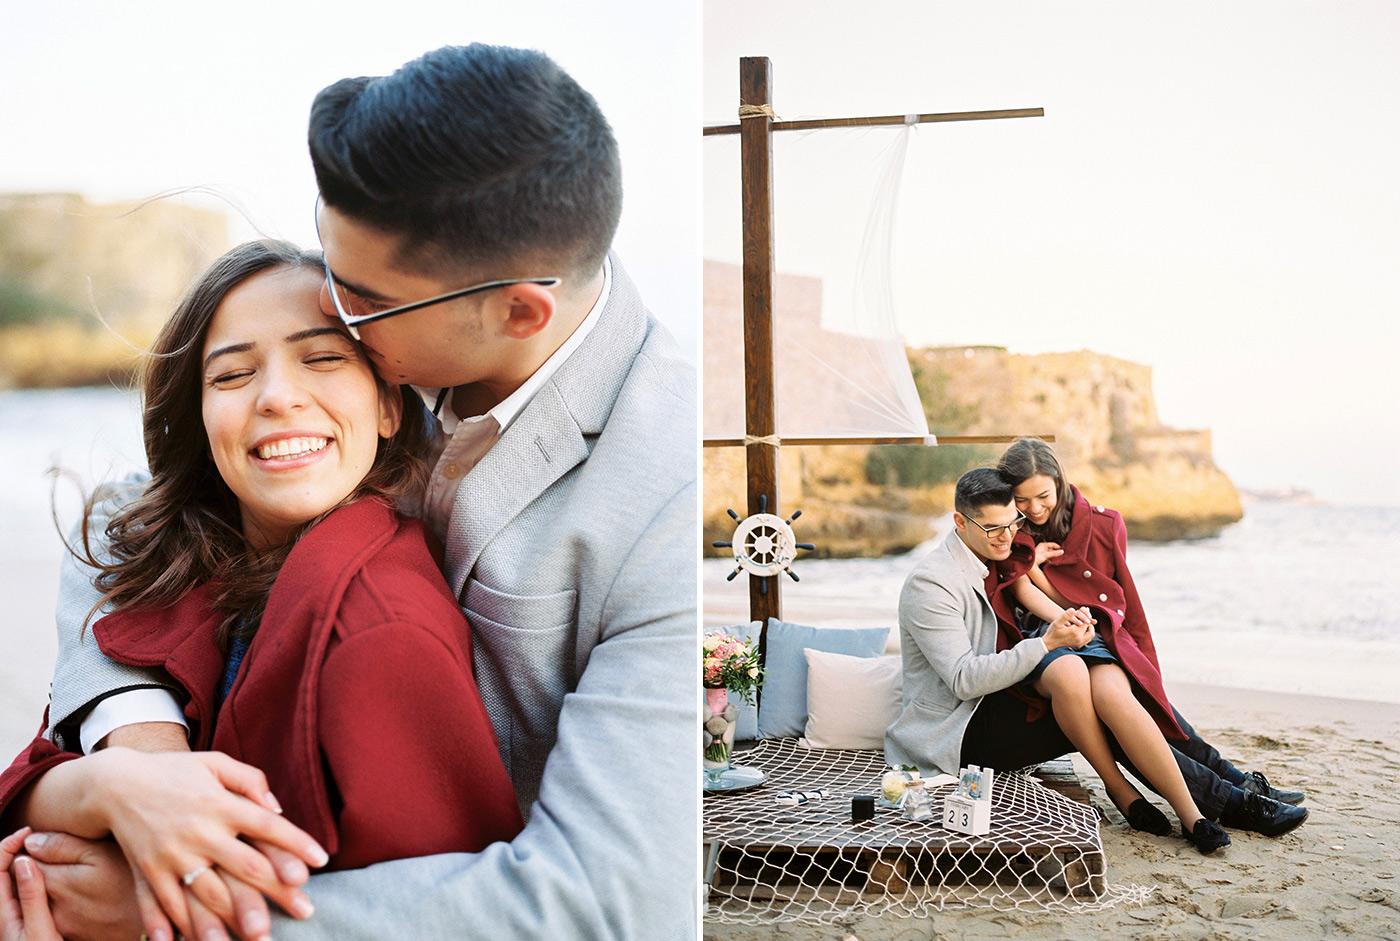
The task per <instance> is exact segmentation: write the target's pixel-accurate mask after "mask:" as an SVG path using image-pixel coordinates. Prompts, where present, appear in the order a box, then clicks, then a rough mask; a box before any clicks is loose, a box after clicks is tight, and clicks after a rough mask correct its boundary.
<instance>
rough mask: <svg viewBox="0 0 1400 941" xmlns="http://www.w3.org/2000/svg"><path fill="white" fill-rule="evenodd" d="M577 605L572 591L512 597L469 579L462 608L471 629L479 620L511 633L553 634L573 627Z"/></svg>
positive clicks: (576, 597) (576, 596)
mask: <svg viewBox="0 0 1400 941" xmlns="http://www.w3.org/2000/svg"><path fill="white" fill-rule="evenodd" d="M577 604H578V590H577V589H574V588H566V589H564V590H563V591H556V592H552V593H551V594H548V595H514V594H510V593H509V592H504V591H501V590H500V589H498V588H492V587H490V586H489V585H486V584H485V583H483V582H479V581H477V580H475V579H472V580H470V581H468V582H467V593H466V599H465V600H464V601H463V603H462V607H463V608H464V609H465V610H466V612H467V618H468V620H471V621H472V626H473V627H474V628H475V627H476V626H477V619H479V620H481V621H483V622H490V624H491V626H492V627H495V628H499V629H504V630H510V631H552V630H557V629H559V628H562V627H568V626H570V625H572V624H573V623H574V620H575V609H576V607H577Z"/></svg>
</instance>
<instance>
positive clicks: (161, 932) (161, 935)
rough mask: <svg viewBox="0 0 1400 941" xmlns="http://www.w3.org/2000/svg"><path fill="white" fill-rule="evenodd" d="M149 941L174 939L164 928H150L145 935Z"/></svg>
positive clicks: (171, 940)
mask: <svg viewBox="0 0 1400 941" xmlns="http://www.w3.org/2000/svg"><path fill="white" fill-rule="evenodd" d="M146 937H148V938H150V939H151V941H175V939H174V938H173V937H172V936H171V934H170V932H169V931H167V930H166V929H164V928H152V929H151V930H150V931H149V932H148V933H147V935H146Z"/></svg>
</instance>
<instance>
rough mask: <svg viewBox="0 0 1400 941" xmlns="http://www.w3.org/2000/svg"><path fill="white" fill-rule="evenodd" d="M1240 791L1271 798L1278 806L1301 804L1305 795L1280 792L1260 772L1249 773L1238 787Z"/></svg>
mask: <svg viewBox="0 0 1400 941" xmlns="http://www.w3.org/2000/svg"><path fill="white" fill-rule="evenodd" d="M1239 788H1240V790H1241V791H1249V793H1251V794H1262V795H1263V796H1265V797H1272V798H1273V799H1274V800H1276V801H1278V802H1279V803H1280V804H1301V803H1302V802H1303V798H1304V797H1306V796H1307V795H1306V794H1304V793H1303V792H1302V791H1280V790H1279V789H1278V788H1276V787H1274V786H1273V785H1272V784H1270V783H1269V779H1268V778H1266V777H1264V772H1262V771H1251V772H1249V773H1248V774H1246V775H1245V776H1244V783H1243V784H1241V785H1239Z"/></svg>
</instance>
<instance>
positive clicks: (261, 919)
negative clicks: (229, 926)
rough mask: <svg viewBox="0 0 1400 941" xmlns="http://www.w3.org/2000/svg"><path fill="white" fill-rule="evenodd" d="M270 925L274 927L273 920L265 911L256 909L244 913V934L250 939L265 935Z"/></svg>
mask: <svg viewBox="0 0 1400 941" xmlns="http://www.w3.org/2000/svg"><path fill="white" fill-rule="evenodd" d="M270 927H272V922H271V920H270V919H269V918H268V916H267V912H265V911H259V910H256V909H255V910H253V911H250V912H246V913H245V914H244V915H243V936H244V937H245V938H248V939H249V941H255V939H257V938H262V937H265V936H266V935H267V929H268V928H270Z"/></svg>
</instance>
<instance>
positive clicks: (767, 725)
mask: <svg viewBox="0 0 1400 941" xmlns="http://www.w3.org/2000/svg"><path fill="white" fill-rule="evenodd" d="M889 636H890V631H889V628H887V627H821V628H818V627H807V626H806V625H803V624H790V623H788V622H787V621H779V620H778V619H777V618H769V619H768V650H767V656H766V657H765V659H764V665H765V667H766V674H765V678H764V682H763V699H762V701H761V702H760V704H759V709H758V735H759V738H798V737H801V736H802V735H803V734H805V732H804V730H805V729H806V727H807V658H806V657H804V656H803V655H802V649H803V648H804V647H810V648H811V649H812V650H821V651H824V652H825V653H842V654H846V655H847V656H850V657H878V656H879V655H880V654H882V653H884V652H885V643H886V641H888V640H889ZM742 728H743V727H742V726H740V731H742Z"/></svg>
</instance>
